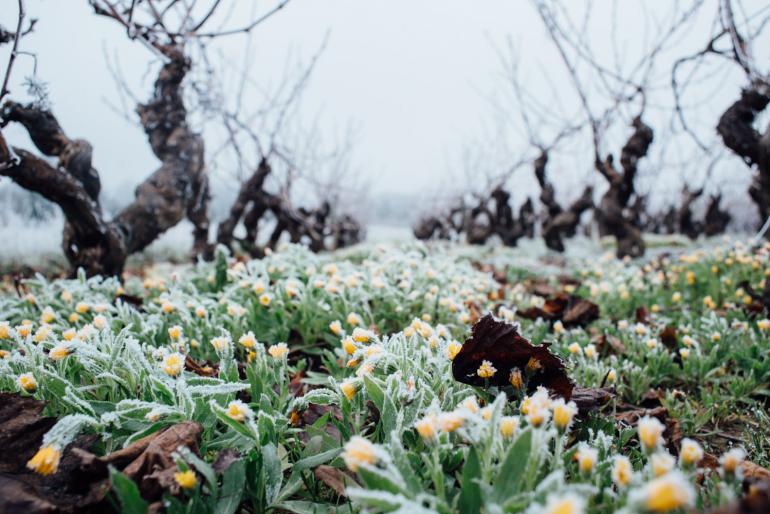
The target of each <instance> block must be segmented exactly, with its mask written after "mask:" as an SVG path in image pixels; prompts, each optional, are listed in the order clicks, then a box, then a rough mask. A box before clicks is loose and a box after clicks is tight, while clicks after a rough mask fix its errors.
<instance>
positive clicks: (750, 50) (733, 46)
mask: <svg viewBox="0 0 770 514" xmlns="http://www.w3.org/2000/svg"><path fill="white" fill-rule="evenodd" d="M768 24H770V6H768V5H756V6H754V7H753V8H750V7H749V6H748V5H746V3H744V2H740V1H733V0H718V2H717V12H715V13H714V22H713V24H712V27H713V29H712V32H711V34H710V35H709V36H708V40H707V42H706V44H705V46H703V47H702V48H701V49H700V50H698V51H697V52H695V53H693V54H691V55H686V56H684V57H681V58H679V59H677V61H676V62H675V63H674V65H673V67H672V71H671V88H672V91H673V95H674V98H675V102H676V103H675V112H676V120H677V121H678V123H679V125H680V126H681V127H682V129H683V130H684V131H685V132H687V133H688V134H689V135H690V136H691V137H692V139H693V140H694V141H695V142H696V143H697V144H698V146H699V147H700V148H702V149H703V150H704V152H708V151H709V150H710V145H709V143H707V142H704V141H703V140H702V139H701V137H700V136H699V135H698V134H697V130H696V128H694V127H693V126H692V124H691V122H690V121H689V120H688V105H687V103H686V99H688V98H689V97H690V95H691V91H692V88H693V86H695V85H698V84H699V83H700V81H701V80H702V77H703V76H704V75H705V76H713V74H714V69H716V70H717V71H719V72H722V71H728V72H729V71H731V69H730V68H734V69H735V70H737V71H738V72H739V73H742V74H743V75H744V76H745V80H746V86H745V87H744V89H743V91H742V92H741V95H740V98H739V99H737V100H736V101H734V102H733V103H732V104H731V105H730V106H728V107H727V109H726V110H725V111H724V112H723V113H722V115H721V116H720V118H719V121H718V123H717V124H716V129H717V130H716V131H717V133H718V135H719V137H720V138H721V139H722V142H723V144H724V145H725V146H726V147H727V148H729V149H730V150H731V151H732V152H733V153H734V154H735V155H737V156H738V157H740V158H741V159H742V160H743V161H744V162H745V163H746V165H748V166H749V167H750V168H753V169H755V170H756V172H755V174H754V176H753V177H752V182H751V185H750V187H749V195H750V197H751V198H752V200H753V201H754V203H755V204H756V206H757V211H758V213H759V217H760V223H761V222H764V221H765V220H766V219H767V218H768V217H770V157H768V156H770V130H768V129H765V130H764V131H760V130H757V129H756V128H755V126H754V125H755V122H756V120H757V117H758V116H759V115H760V113H762V112H763V111H764V110H765V109H766V108H767V106H768V104H770V75H769V74H768V73H769V72H768V71H767V70H761V69H760V68H759V64H758V63H759V60H758V59H757V58H756V57H755V55H754V51H755V50H758V51H760V52H761V51H763V49H762V48H761V47H757V48H755V46H756V44H755V42H756V41H758V40H759V38H760V37H761V36H763V35H765V33H766V31H767V29H768ZM707 74H708V75H707ZM717 199H720V196H719V195H717V196H715V197H713V198H712V200H711V202H710V205H709V207H708V209H707V217H708V218H709V219H710V221H711V222H710V223H709V222H706V223H705V225H704V230H706V227H707V226H708V227H709V228H708V232H713V231H714V230H717V229H718V228H719V227H720V226H721V225H726V223H727V222H729V219H728V220H727V221H724V219H721V220H717V216H718V214H719V213H720V212H723V211H721V210H720V208H719V205H718V203H717V204H714V202H715V201H716V200H717ZM724 214H726V213H724Z"/></svg>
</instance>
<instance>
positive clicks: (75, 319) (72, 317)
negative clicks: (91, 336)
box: [67, 312, 80, 323]
mask: <svg viewBox="0 0 770 514" xmlns="http://www.w3.org/2000/svg"><path fill="white" fill-rule="evenodd" d="M67 319H68V320H69V322H70V323H77V322H78V320H79V319H80V314H78V313H77V312H73V313H72V314H70V315H69V317H68V318H67Z"/></svg>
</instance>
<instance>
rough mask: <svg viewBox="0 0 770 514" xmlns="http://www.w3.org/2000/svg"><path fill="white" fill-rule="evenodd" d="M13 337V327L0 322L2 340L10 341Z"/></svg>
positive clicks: (0, 337) (5, 322)
mask: <svg viewBox="0 0 770 514" xmlns="http://www.w3.org/2000/svg"><path fill="white" fill-rule="evenodd" d="M10 337H11V327H10V325H9V324H8V322H7V321H3V322H0V339H8V338H10Z"/></svg>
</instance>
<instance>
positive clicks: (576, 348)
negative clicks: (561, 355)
mask: <svg viewBox="0 0 770 514" xmlns="http://www.w3.org/2000/svg"><path fill="white" fill-rule="evenodd" d="M567 349H568V350H569V353H571V354H573V355H580V354H581V353H583V348H582V347H581V346H580V343H572V344H570V345H569V346H568V347H567Z"/></svg>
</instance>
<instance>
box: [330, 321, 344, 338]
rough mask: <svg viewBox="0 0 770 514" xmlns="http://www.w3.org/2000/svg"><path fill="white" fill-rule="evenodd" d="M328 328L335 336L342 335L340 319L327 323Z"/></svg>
mask: <svg viewBox="0 0 770 514" xmlns="http://www.w3.org/2000/svg"><path fill="white" fill-rule="evenodd" d="M329 330H331V331H332V334H334V335H335V336H339V335H342V323H341V322H340V320H334V321H332V322H331V323H329Z"/></svg>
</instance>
